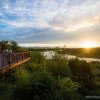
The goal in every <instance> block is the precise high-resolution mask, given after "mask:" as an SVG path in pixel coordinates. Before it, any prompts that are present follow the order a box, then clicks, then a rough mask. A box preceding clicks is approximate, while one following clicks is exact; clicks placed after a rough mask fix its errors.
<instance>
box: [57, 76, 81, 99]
mask: <svg viewBox="0 0 100 100" xmlns="http://www.w3.org/2000/svg"><path fill="white" fill-rule="evenodd" d="M59 86H60V92H61V94H62V98H63V99H62V100H79V98H80V96H79V95H78V88H79V87H80V86H79V84H78V83H76V82H73V81H72V80H71V79H70V78H67V77H65V78H62V79H60V80H59Z"/></svg>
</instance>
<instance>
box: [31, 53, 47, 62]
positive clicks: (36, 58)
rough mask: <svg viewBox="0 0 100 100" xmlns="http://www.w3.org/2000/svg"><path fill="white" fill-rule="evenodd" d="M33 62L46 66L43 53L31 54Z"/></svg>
mask: <svg viewBox="0 0 100 100" xmlns="http://www.w3.org/2000/svg"><path fill="white" fill-rule="evenodd" d="M31 60H32V61H33V62H35V63H37V64H44V61H45V57H44V55H43V53H42V52H39V51H34V52H32V53H31Z"/></svg>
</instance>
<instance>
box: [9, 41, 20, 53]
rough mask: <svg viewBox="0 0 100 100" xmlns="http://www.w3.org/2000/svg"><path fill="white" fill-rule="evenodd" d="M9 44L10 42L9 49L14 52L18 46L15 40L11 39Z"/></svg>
mask: <svg viewBox="0 0 100 100" xmlns="http://www.w3.org/2000/svg"><path fill="white" fill-rule="evenodd" d="M10 44H11V50H12V51H13V52H16V51H17V50H18V48H19V47H18V44H17V42H15V41H11V42H10Z"/></svg>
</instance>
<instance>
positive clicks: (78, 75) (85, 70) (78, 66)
mask: <svg viewBox="0 0 100 100" xmlns="http://www.w3.org/2000/svg"><path fill="white" fill-rule="evenodd" d="M69 66H70V68H71V71H72V73H73V79H74V80H75V81H78V82H80V83H81V84H82V85H83V86H85V87H87V88H93V84H94V83H93V79H94V73H93V71H92V68H91V66H90V64H89V63H87V62H86V61H79V60H78V59H77V58H76V59H71V60H70V61H69Z"/></svg>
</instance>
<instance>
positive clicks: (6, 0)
mask: <svg viewBox="0 0 100 100" xmlns="http://www.w3.org/2000/svg"><path fill="white" fill-rule="evenodd" d="M2 23H3V24H2ZM99 27H100V0H1V3H0V40H2V39H7V40H16V41H18V42H19V43H37V44H39V43H44V44H53V43H54V44H62V45H63V44H66V43H75V42H76V43H77V42H79V41H81V40H82V39H83V40H84V39H85V38H86V37H87V38H88V39H90V40H95V41H100V40H99V37H100V29H99ZM8 37H9V38H8ZM15 37H16V38H15Z"/></svg>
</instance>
